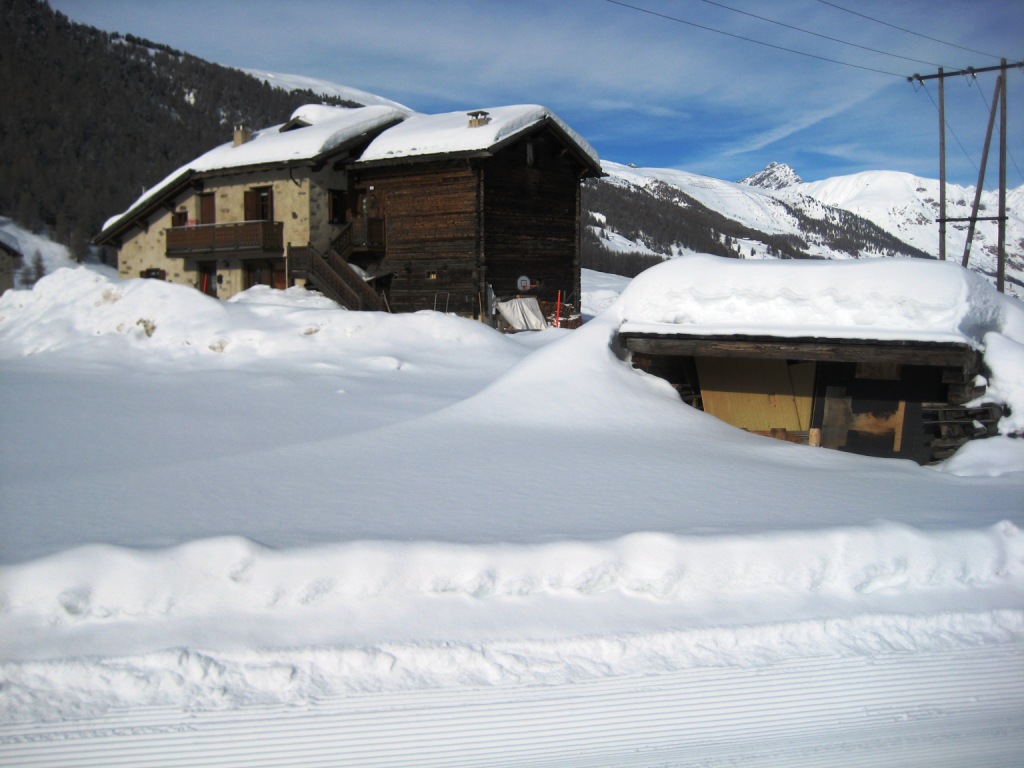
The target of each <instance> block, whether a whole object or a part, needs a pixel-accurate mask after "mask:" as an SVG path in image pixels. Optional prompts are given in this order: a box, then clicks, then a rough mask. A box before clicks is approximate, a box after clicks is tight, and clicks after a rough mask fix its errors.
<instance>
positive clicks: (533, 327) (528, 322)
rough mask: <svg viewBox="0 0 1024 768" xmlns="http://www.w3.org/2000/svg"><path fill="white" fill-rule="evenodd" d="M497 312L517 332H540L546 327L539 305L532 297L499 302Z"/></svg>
mask: <svg viewBox="0 0 1024 768" xmlns="http://www.w3.org/2000/svg"><path fill="white" fill-rule="evenodd" d="M498 312H499V313H500V314H501V316H502V317H503V318H505V320H506V322H508V324H509V325H511V326H512V327H513V328H515V329H516V330H517V331H540V330H543V329H544V328H547V327H548V323H547V320H545V319H544V313H543V312H541V311H540V304H538V303H537V299H535V298H534V297H532V296H527V297H526V298H519V299H509V300H508V301H499V302H498Z"/></svg>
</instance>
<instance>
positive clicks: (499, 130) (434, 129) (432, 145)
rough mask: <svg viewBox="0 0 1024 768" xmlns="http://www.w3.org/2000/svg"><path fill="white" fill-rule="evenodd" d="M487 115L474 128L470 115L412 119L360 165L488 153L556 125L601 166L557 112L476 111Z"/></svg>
mask: <svg viewBox="0 0 1024 768" xmlns="http://www.w3.org/2000/svg"><path fill="white" fill-rule="evenodd" d="M477 112H478V113H482V114H485V115H486V118H485V120H484V121H481V122H482V124H480V125H475V126H471V125H470V120H469V115H470V114H471V113H469V112H466V111H462V112H446V113H444V114H440V115H419V114H418V115H413V116H412V117H410V118H409V119H408V120H406V121H405V122H404V123H402V124H401V125H396V126H395V127H394V128H391V129H390V130H388V131H385V132H384V133H382V134H381V135H380V136H378V137H377V138H376V139H374V140H373V141H372V142H371V143H370V145H369V146H368V147H367V148H366V150H365V151H364V152H363V154H362V157H361V158H360V162H367V163H368V162H375V161H381V160H391V159H396V158H405V157H419V156H423V155H436V154H451V153H466V152H486V151H488V150H490V149H492V148H494V147H495V146H497V145H499V144H501V143H502V142H504V141H506V140H508V139H511V138H513V137H515V136H517V135H519V134H521V133H523V132H524V131H527V130H529V129H530V128H533V127H534V126H536V125H538V124H540V123H542V122H545V121H548V122H551V123H554V124H555V125H557V126H558V128H560V129H561V131H562V132H563V133H564V134H565V135H566V136H567V137H568V138H569V139H570V140H571V141H572V142H573V143H574V144H575V145H576V146H577V148H578V149H579V151H580V152H581V154H583V155H585V156H586V157H588V158H589V159H590V160H591V161H592V162H593V163H594V165H599V164H600V159H599V158H598V155H597V152H596V151H595V150H594V148H593V147H592V146H590V144H589V143H588V142H587V141H586V140H585V139H584V138H583V137H582V136H580V135H579V134H577V133H576V132H575V131H574V130H573V129H572V128H570V127H569V126H568V125H567V124H566V123H565V122H563V121H562V120H561V118H559V117H558V116H557V115H556V114H555V113H554V112H552V111H551V110H549V109H547V108H546V107H542V106H539V105H537V104H516V105H512V106H506V107H488V108H487V109H483V110H477Z"/></svg>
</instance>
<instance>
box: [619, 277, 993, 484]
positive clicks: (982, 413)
mask: <svg viewBox="0 0 1024 768" xmlns="http://www.w3.org/2000/svg"><path fill="white" fill-rule="evenodd" d="M1009 301H1012V300H1009V299H1006V298H1005V297H1003V296H1000V295H999V294H997V293H996V292H995V291H994V290H993V289H992V287H991V286H990V285H988V283H987V282H986V281H985V280H984V279H983V278H981V277H980V276H977V275H975V274H973V273H971V272H969V271H967V270H965V269H961V268H960V267H958V266H956V265H953V264H949V263H943V262H931V261H919V260H904V259H899V260H897V259H877V260H868V261H851V262H817V261H815V262H772V261H740V260H732V259H720V258H715V257H691V258H682V259H676V260H673V261H671V262H668V263H666V264H664V265H660V266H658V267H655V268H654V269H651V270H648V271H647V272H646V273H644V274H642V275H641V276H640V277H638V278H637V279H636V280H635V281H634V283H633V284H632V285H631V286H630V287H629V288H628V289H627V291H626V292H625V293H624V294H623V297H622V302H623V306H622V307H621V311H622V317H623V323H622V325H621V327H620V329H619V333H618V341H619V344H620V345H621V346H622V347H623V348H625V350H628V351H629V352H630V353H632V362H633V365H634V367H636V368H640V369H642V370H644V371H647V372H648V373H652V374H655V375H658V376H661V377H662V378H665V379H667V380H668V381H669V382H670V383H671V384H672V385H673V386H674V387H675V388H676V389H677V391H678V392H679V394H680V397H681V398H682V399H683V400H684V401H685V402H687V403H689V404H690V405H692V406H694V407H697V408H700V409H702V410H704V411H706V412H708V413H710V414H712V415H714V416H716V417H718V418H720V419H722V420H723V421H726V422H728V423H730V424H733V425H734V426H737V427H740V428H742V429H745V430H747V431H750V432H753V433H757V434H762V435H767V436H771V437H776V438H780V439H783V440H788V441H791V442H797V443H804V444H810V445H820V446H824V447H827V448H835V449H839V450H843V451H849V452H852V453H860V454H865V455H872V456H888V457H901V458H908V459H912V460H914V461H916V462H918V463H921V464H926V463H930V462H933V461H936V460H940V459H943V458H946V457H948V456H949V455H950V454H952V453H953V451H955V450H956V448H957V447H959V446H960V445H962V444H963V443H964V442H966V441H967V440H970V439H973V438H978V437H986V436H988V435H991V434H995V433H996V432H997V431H998V422H999V419H1000V417H1001V415H1002V413H1003V409H1002V407H1001V405H999V404H997V403H990V402H987V401H986V398H985V374H986V366H985V360H984V354H983V353H984V337H985V334H986V333H989V332H999V331H1001V329H1002V327H1003V324H1004V321H1005V315H1006V313H1007V312H1009V311H1010V309H1009V308H1008V307H1007V302H1009Z"/></svg>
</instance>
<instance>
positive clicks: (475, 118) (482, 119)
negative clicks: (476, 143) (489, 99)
mask: <svg viewBox="0 0 1024 768" xmlns="http://www.w3.org/2000/svg"><path fill="white" fill-rule="evenodd" d="M466 114H467V115H469V127H470V128H479V127H480V126H481V125H487V124H488V123H489V122H491V117H490V115H488V114H487V113H486V112H485V111H484V110H482V109H477V110H474V111H473V112H467V113H466Z"/></svg>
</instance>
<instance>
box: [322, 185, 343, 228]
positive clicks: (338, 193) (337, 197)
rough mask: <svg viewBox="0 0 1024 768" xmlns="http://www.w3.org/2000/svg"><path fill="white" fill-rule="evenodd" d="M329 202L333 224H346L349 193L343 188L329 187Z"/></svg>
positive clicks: (329, 212) (329, 213)
mask: <svg viewBox="0 0 1024 768" xmlns="http://www.w3.org/2000/svg"><path fill="white" fill-rule="evenodd" d="M327 202H328V216H329V217H330V222H331V224H344V223H345V207H346V205H347V203H348V193H346V192H345V190H343V189H329V190H327Z"/></svg>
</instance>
